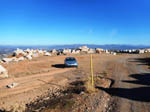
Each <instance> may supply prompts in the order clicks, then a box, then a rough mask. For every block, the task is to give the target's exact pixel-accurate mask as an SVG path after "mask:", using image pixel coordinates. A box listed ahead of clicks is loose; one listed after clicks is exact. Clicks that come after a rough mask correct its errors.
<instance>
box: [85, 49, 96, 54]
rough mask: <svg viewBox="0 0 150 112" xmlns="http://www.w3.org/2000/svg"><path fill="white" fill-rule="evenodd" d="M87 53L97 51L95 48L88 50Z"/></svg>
mask: <svg viewBox="0 0 150 112" xmlns="http://www.w3.org/2000/svg"><path fill="white" fill-rule="evenodd" d="M87 53H89V54H93V53H95V50H94V49H89V50H88V51H87Z"/></svg>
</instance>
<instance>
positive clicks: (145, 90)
mask: <svg viewBox="0 0 150 112" xmlns="http://www.w3.org/2000/svg"><path fill="white" fill-rule="evenodd" d="M113 61H115V62H114V65H113V70H112V77H111V78H112V79H114V81H115V83H114V85H113V87H112V88H110V89H104V88H101V89H102V90H104V91H106V92H107V93H109V94H110V95H112V105H113V107H112V109H111V110H110V111H111V112H150V70H149V69H148V66H147V65H148V64H149V62H148V59H147V58H146V57H142V56H139V55H133V56H128V57H122V58H121V59H120V60H113ZM110 111H109V112H110Z"/></svg>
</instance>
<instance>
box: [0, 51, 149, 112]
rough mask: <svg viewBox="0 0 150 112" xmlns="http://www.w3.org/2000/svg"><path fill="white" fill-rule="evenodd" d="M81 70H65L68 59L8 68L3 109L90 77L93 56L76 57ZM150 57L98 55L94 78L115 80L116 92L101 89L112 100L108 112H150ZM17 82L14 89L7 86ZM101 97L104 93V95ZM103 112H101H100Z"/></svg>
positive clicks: (1, 87)
mask: <svg viewBox="0 0 150 112" xmlns="http://www.w3.org/2000/svg"><path fill="white" fill-rule="evenodd" d="M73 56H74V57H75V58H76V59H77V60H78V63H79V67H78V68H65V67H64V66H63V63H64V59H65V57H67V56H52V57H44V56H43V57H39V58H34V59H33V60H32V61H22V62H18V63H11V64H8V65H7V64H6V65H4V66H5V67H6V68H7V69H8V72H9V76H10V77H9V78H8V79H0V82H1V83H0V109H1V110H2V109H3V108H4V109H7V110H10V109H11V108H12V106H14V105H17V104H19V105H21V104H22V105H24V104H29V103H31V102H34V101H36V100H37V99H38V98H39V97H41V96H44V95H45V94H48V92H49V91H52V92H53V93H54V92H55V91H58V90H61V89H64V88H66V87H68V85H69V83H70V82H73V81H75V80H77V79H81V78H82V79H87V78H88V77H89V76H90V55H73ZM148 56H149V54H144V55H138V54H133V55H126V54H123V55H117V56H113V55H107V54H94V55H93V66H94V67H93V68H94V75H95V77H96V76H99V75H100V76H104V77H106V78H110V79H113V80H114V84H113V86H112V88H103V87H97V89H98V90H99V91H101V92H102V93H106V94H108V95H109V96H111V101H110V102H109V106H108V108H107V110H105V111H107V112H150V103H149V102H150V99H149V98H150V88H149V85H150V83H149V82H150V80H149V79H150V77H149V75H150V69H149V68H148V66H149V58H148ZM12 82H17V83H19V85H18V86H17V87H15V88H13V89H9V88H7V87H6V85H7V84H10V83H12ZM100 94H101V93H100ZM98 112H100V111H98Z"/></svg>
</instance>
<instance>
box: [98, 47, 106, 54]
mask: <svg viewBox="0 0 150 112" xmlns="http://www.w3.org/2000/svg"><path fill="white" fill-rule="evenodd" d="M102 52H104V50H103V49H101V48H96V53H98V54H101V53H102Z"/></svg>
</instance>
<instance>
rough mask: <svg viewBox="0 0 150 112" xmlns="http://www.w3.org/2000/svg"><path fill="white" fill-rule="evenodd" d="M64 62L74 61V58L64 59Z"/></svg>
mask: <svg viewBox="0 0 150 112" xmlns="http://www.w3.org/2000/svg"><path fill="white" fill-rule="evenodd" d="M66 61H76V59H75V58H66Z"/></svg>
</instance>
